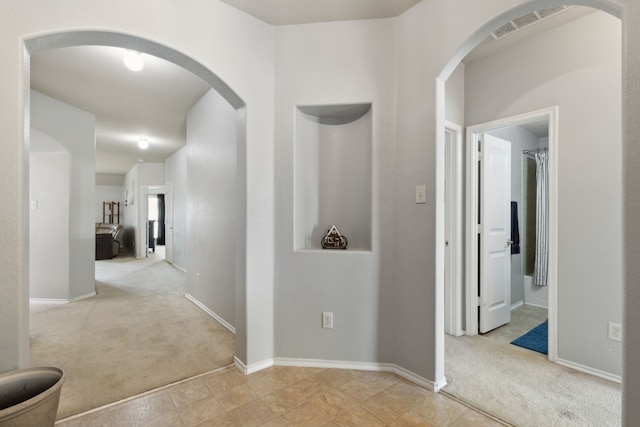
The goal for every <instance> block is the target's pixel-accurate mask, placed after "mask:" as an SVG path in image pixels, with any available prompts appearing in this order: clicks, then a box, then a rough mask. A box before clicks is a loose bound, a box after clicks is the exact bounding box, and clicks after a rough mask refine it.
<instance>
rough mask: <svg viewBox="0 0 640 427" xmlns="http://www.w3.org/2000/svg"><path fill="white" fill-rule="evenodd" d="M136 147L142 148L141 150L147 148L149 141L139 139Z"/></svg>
mask: <svg viewBox="0 0 640 427" xmlns="http://www.w3.org/2000/svg"><path fill="white" fill-rule="evenodd" d="M138 147H140V148H142V149H143V150H146V149H147V148H149V141H147V138H140V139H139V140H138Z"/></svg>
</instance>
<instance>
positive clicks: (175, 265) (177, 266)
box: [167, 261, 187, 273]
mask: <svg viewBox="0 0 640 427" xmlns="http://www.w3.org/2000/svg"><path fill="white" fill-rule="evenodd" d="M167 262H169V261H167ZM170 264H171V265H172V266H174V267H175V268H177V269H178V270H180V271H182V272H183V273H186V272H187V269H186V268H184V267H180V266H179V265H177V264H174V263H170Z"/></svg>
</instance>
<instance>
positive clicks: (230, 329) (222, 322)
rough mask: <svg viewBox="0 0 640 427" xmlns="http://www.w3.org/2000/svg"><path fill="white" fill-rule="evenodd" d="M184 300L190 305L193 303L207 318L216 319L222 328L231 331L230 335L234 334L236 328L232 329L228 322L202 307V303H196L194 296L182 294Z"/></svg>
mask: <svg viewBox="0 0 640 427" xmlns="http://www.w3.org/2000/svg"><path fill="white" fill-rule="evenodd" d="M184 296H185V298H186V299H188V300H189V301H191V302H192V303H194V304H195V305H197V306H198V307H199V308H200V309H201V310H202V311H204V312H205V313H207V314H208V315H209V316H211V317H213V318H214V319H216V320H217V321H218V322H220V324H221V325H222V326H224V327H225V328H227V329H228V330H229V331H231V333H232V334H234V335H235V334H236V328H234V327H233V326H232V325H231V324H230V323H229V322H227V321H226V320H224V319H223V318H222V317H220V316H218V315H217V314H216V313H214V312H213V311H211V309H209V307H207V306H206V305H204V304H203V303H201V302H200V301H198V300H197V299H196V298H195V297H194V296H192V295H189V294H188V293H186V292H185V294H184Z"/></svg>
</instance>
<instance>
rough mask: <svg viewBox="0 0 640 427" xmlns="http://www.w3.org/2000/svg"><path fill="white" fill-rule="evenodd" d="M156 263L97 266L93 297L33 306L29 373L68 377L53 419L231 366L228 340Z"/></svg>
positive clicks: (120, 261) (119, 260)
mask: <svg viewBox="0 0 640 427" xmlns="http://www.w3.org/2000/svg"><path fill="white" fill-rule="evenodd" d="M185 278H186V274H185V273H183V272H182V271H180V270H178V269H176V268H174V267H173V266H171V265H170V264H168V263H166V262H165V261H164V260H163V259H162V257H161V256H159V255H157V254H156V255H153V254H150V257H149V258H146V259H135V258H133V257H131V256H126V255H124V256H123V255H122V254H121V255H119V256H118V257H116V258H114V259H113V260H104V261H97V262H96V291H97V295H96V296H94V297H90V298H86V299H83V300H80V301H76V302H72V303H69V304H64V305H32V312H31V318H30V321H31V326H30V328H31V334H30V335H31V346H30V356H31V366H45V365H46V366H57V367H60V368H62V369H63V370H64V371H65V373H66V375H67V376H66V380H65V384H64V386H63V388H62V396H61V400H60V408H59V410H58V419H60V418H64V417H67V416H69V415H73V414H77V413H80V412H83V411H86V410H88V409H91V408H95V407H98V406H101V405H104V404H106V403H110V402H115V401H118V400H120V399H123V398H125V397H129V396H133V395H136V394H139V393H142V392H144V391H148V390H151V389H153V388H156V387H159V386H162V385H166V384H170V383H173V382H175V381H178V380H181V379H184V378H188V377H192V376H194V375H198V374H202V373H204V372H208V371H211V370H214V369H217V368H220V367H222V366H226V365H228V364H230V363H232V361H233V355H234V348H235V346H234V336H233V334H232V333H231V332H229V331H228V330H227V329H225V328H224V327H223V326H222V325H220V324H219V323H218V322H217V321H215V320H214V319H212V318H211V317H210V316H208V315H207V314H206V313H204V312H203V311H202V310H200V309H199V308H198V307H196V306H195V305H194V304H193V303H191V302H190V301H189V300H187V299H186V298H185V297H184V281H185Z"/></svg>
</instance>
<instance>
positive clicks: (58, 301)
mask: <svg viewBox="0 0 640 427" xmlns="http://www.w3.org/2000/svg"><path fill="white" fill-rule="evenodd" d="M68 302H69V300H68V299H49V298H29V304H67V303H68Z"/></svg>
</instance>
